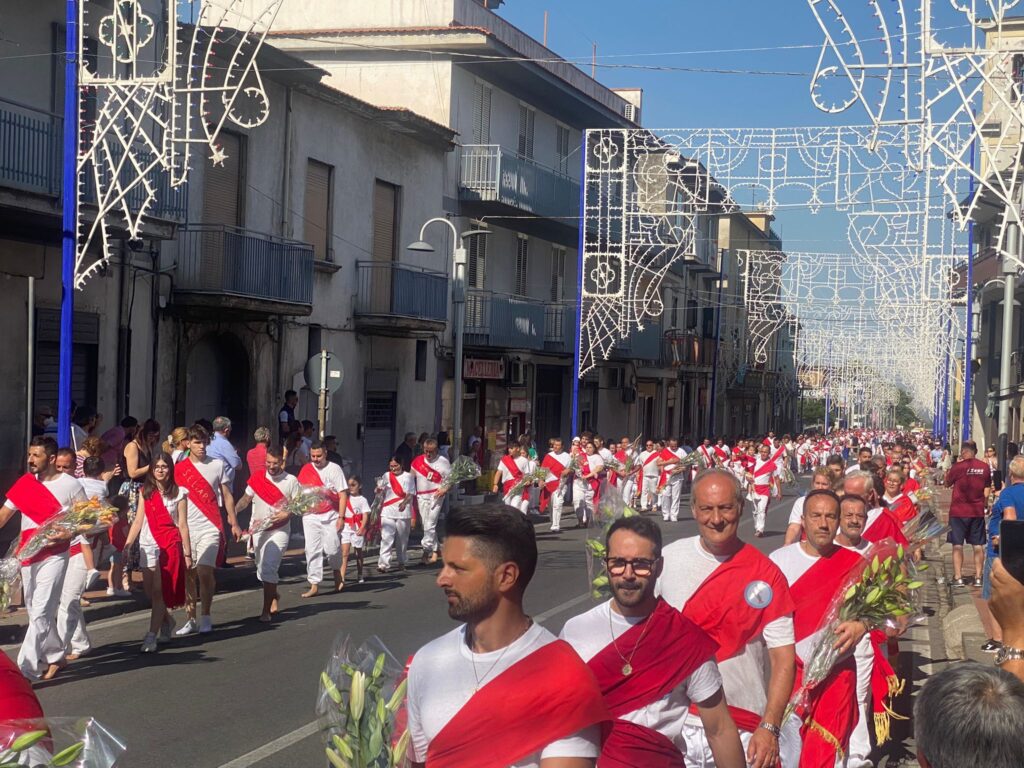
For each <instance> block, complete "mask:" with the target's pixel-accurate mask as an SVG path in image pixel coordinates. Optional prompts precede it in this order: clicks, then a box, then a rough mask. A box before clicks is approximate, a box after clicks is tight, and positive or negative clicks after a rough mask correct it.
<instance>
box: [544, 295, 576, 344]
mask: <svg viewBox="0 0 1024 768" xmlns="http://www.w3.org/2000/svg"><path fill="white" fill-rule="evenodd" d="M575 343H576V304H575V303H573V302H556V303H553V304H548V305H546V306H545V307H544V349H545V350H546V351H548V352H560V353H562V354H572V352H573V346H574V345H575Z"/></svg>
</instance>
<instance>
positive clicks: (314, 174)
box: [303, 158, 334, 261]
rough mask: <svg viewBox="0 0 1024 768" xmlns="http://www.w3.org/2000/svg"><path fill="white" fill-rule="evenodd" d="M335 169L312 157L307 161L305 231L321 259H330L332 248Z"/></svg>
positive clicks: (307, 240) (307, 238)
mask: <svg viewBox="0 0 1024 768" xmlns="http://www.w3.org/2000/svg"><path fill="white" fill-rule="evenodd" d="M333 175H334V169H333V168H332V167H331V166H329V165H327V164H326V163H321V162H318V161H316V160H313V159H312V158H310V159H309V161H308V162H307V163H306V197H305V204H304V211H303V219H304V222H305V223H304V225H303V231H304V232H305V238H306V242H307V243H309V244H310V245H312V246H313V254H314V256H315V257H316V258H317V259H320V260H321V261H330V260H331V259H332V257H333V252H332V249H331V218H332V216H331V199H332V195H331V179H332V178H333Z"/></svg>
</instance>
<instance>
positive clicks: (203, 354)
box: [185, 333, 250, 441]
mask: <svg viewBox="0 0 1024 768" xmlns="http://www.w3.org/2000/svg"><path fill="white" fill-rule="evenodd" d="M249 369H250V366H249V356H248V354H246V351H245V348H244V347H243V346H242V342H241V341H239V339H238V337H237V336H235V335H234V334H233V333H211V334H209V335H207V336H204V337H203V338H202V339H200V340H199V341H198V342H197V343H196V345H195V346H194V347H192V351H191V352H189V355H188V362H187V364H186V368H185V423H186V424H192V423H193V422H195V420H196V419H209V420H210V421H213V419H214V418H215V417H217V416H227V417H228V418H229V419H231V424H232V432H233V433H234V437H235V438H236V439H242V440H243V441H244V436H245V435H248V434H249V424H248V417H249Z"/></svg>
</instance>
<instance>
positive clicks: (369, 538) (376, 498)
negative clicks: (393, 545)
mask: <svg viewBox="0 0 1024 768" xmlns="http://www.w3.org/2000/svg"><path fill="white" fill-rule="evenodd" d="M390 487H391V483H390V481H389V480H388V475H387V473H386V472H385V473H384V474H383V475H381V476H380V477H378V478H377V479H376V480H375V481H374V484H373V501H372V502H370V513H369V514H368V515H367V516H366V542H367V544H372V543H373V542H375V541H378V540H379V539H380V515H381V512H382V511H383V510H384V500H385V499H386V498H387V495H388V488H390Z"/></svg>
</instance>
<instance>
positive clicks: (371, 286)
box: [355, 261, 448, 322]
mask: <svg viewBox="0 0 1024 768" xmlns="http://www.w3.org/2000/svg"><path fill="white" fill-rule="evenodd" d="M355 313H356V315H377V316H385V315H386V316H392V317H408V318H413V319H418V320H435V321H441V322H444V321H445V320H447V319H448V276H447V275H446V274H444V273H443V272H436V271H434V270H429V269H423V268H422V267H416V266H412V265H409V264H398V263H395V262H388V261H384V262H380V261H357V262H356V298H355Z"/></svg>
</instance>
